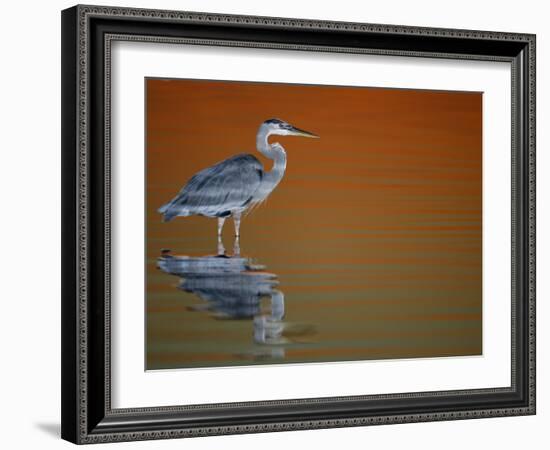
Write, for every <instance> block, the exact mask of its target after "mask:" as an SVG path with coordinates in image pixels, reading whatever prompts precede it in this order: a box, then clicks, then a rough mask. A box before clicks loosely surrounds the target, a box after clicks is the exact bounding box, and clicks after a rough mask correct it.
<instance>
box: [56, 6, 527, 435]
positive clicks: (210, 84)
mask: <svg viewBox="0 0 550 450" xmlns="http://www.w3.org/2000/svg"><path fill="white" fill-rule="evenodd" d="M62 85H63V87H62V109H63V117H62V147H63V148H62V165H63V167H62V176H63V180H62V187H63V198H62V204H63V218H62V222H63V248H62V256H63V267H62V274H63V280H62V285H63V286H62V437H63V438H64V439H67V440H69V441H71V442H74V443H79V444H83V443H98V442H110V441H132V440H142V439H166V438H176V437H192V436H206V435H216V434H229V433H251V432H266V431H282V430H298V429H311V428H328V427H346V426H362V425H374V424H389V423H403V422H421V421H438V420H452V419H471V418H485V417H495V416H509V415H528V414H534V413H535V36H534V35H531V34H516V33H507V32H486V31H469V30H451V29H433V28H419V27H405V26H394V25H375V24H364V23H347V22H329V21H312V20H303V19H283V18H271V17H252V16H232V15H216V14H205V13H194V12H193V13H192V12H180V11H158V10H144V9H128V8H112V7H99V6H75V7H73V8H70V9H67V10H65V11H63V12H62Z"/></svg>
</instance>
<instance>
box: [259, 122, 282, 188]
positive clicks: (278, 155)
mask: <svg viewBox="0 0 550 450" xmlns="http://www.w3.org/2000/svg"><path fill="white" fill-rule="evenodd" d="M269 135H270V133H269V131H264V130H262V129H260V131H259V132H258V135H257V137H256V146H257V148H258V151H259V152H260V153H261V154H262V155H264V156H265V157H266V158H269V159H271V160H272V161H273V167H272V169H271V170H270V171H266V172H265V174H264V179H263V183H262V189H261V191H262V192H261V193H260V192H259V193H258V196H259V197H261V198H262V199H263V198H265V197H267V195H269V193H270V192H271V191H272V190H273V189H275V187H276V186H277V185H278V184H279V182H280V181H281V179H282V178H283V175H284V174H285V169H286V152H285V150H284V149H283V147H282V146H281V145H278V144H274V145H270V144H269V142H268V140H267V139H268V137H269Z"/></svg>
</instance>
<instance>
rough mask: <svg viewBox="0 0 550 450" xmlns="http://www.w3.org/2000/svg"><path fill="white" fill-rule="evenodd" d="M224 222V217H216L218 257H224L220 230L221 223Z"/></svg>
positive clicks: (221, 227) (221, 228)
mask: <svg viewBox="0 0 550 450" xmlns="http://www.w3.org/2000/svg"><path fill="white" fill-rule="evenodd" d="M224 222H225V217H218V255H220V256H223V255H225V247H224V246H223V241H222V230H223V223H224Z"/></svg>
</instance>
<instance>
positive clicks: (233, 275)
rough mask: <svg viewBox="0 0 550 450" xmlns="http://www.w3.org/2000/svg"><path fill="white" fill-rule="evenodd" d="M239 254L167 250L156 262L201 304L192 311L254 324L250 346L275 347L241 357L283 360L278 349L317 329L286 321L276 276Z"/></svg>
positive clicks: (283, 303)
mask: <svg viewBox="0 0 550 450" xmlns="http://www.w3.org/2000/svg"><path fill="white" fill-rule="evenodd" d="M238 250H239V249H238V247H237V248H235V249H234V251H235V252H236V254H234V255H233V256H231V257H228V256H222V255H217V256H202V257H190V256H173V255H172V254H171V253H170V252H169V251H167V250H166V251H164V252H163V254H162V256H161V257H160V258H159V259H158V267H159V268H160V269H161V270H162V271H164V272H166V273H169V274H171V275H175V276H178V277H180V278H181V280H180V283H179V285H178V288H179V289H181V290H183V291H186V292H190V293H193V294H195V295H197V296H198V297H199V298H200V299H202V300H204V301H205V303H203V304H201V305H198V306H195V307H193V308H192V310H194V311H208V312H210V313H211V314H212V316H213V317H214V318H217V319H229V320H244V319H249V320H252V322H253V328H254V331H253V336H254V342H255V343H257V344H264V345H275V346H278V347H276V348H271V349H270V350H268V351H267V352H266V351H265V350H263V351H262V350H261V349H258V350H256V351H255V352H254V354H252V355H245V356H252V357H254V358H258V359H259V358H266V357H271V358H282V357H284V348H283V347H282V346H280V344H286V343H290V342H294V341H299V340H301V338H302V337H303V336H307V335H311V334H313V333H314V332H315V329H314V328H313V327H312V326H311V325H307V324H290V323H287V322H285V321H284V316H285V298H284V294H283V293H282V292H281V291H280V290H279V289H277V287H278V285H279V282H278V280H277V276H276V275H275V274H272V273H269V272H266V271H265V269H266V268H265V267H264V266H261V265H257V264H254V263H253V261H252V260H251V259H250V258H243V257H241V256H240V254H239V252H238ZM224 253H225V252H224ZM264 298H267V299H269V300H270V307H269V311H266V310H265V309H264V308H262V299H264Z"/></svg>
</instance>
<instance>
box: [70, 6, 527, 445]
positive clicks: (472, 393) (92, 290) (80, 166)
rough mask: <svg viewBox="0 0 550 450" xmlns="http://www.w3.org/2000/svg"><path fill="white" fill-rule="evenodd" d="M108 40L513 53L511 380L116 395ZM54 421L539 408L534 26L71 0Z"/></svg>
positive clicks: (287, 425) (110, 431)
mask: <svg viewBox="0 0 550 450" xmlns="http://www.w3.org/2000/svg"><path fill="white" fill-rule="evenodd" d="M114 41H142V42H156V43H172V44H178V43H183V44H193V45H210V46H211V45H215V46H230V47H233V46H239V47H250V48H262V49H266V51H269V49H288V50H303V51H315V52H336V53H361V54H378V55H398V56H409V57H419V58H424V57H429V58H447V59H458V60H460V59H475V60H483V61H505V62H509V63H510V64H511V73H512V79H511V86H512V92H511V95H512V97H511V98H512V117H511V135H512V140H511V149H512V173H511V178H512V179H511V181H512V191H511V196H512V208H511V224H512V236H511V241H512V257H511V273H512V286H511V292H512V298H511V305H512V314H511V317H512V323H511V329H512V339H511V342H510V352H511V361H512V370H511V381H512V382H511V385H510V386H509V387H495V388H488V389H472V390H454V391H434V392H421V393H402V394H388V395H364V396H351V397H326V398H313V399H311V398H308V399H288V400H278V401H261V402H244V403H225V404H212V405H210V404H208V405H187V406H169V407H151V408H134V409H113V408H112V407H111V355H110V330H111V322H110V312H111V296H110V244H111V236H110V211H111V205H110V181H111V173H110V131H111V128H110V94H111V91H110V73H111V72H110V68H111V44H112V43H113V42H114ZM62 261H63V262H62V402H61V403H62V405H61V406H62V424H61V426H62V428H61V434H62V437H63V438H64V439H67V440H69V441H71V442H74V443H78V444H85V443H99V442H114V441H134V440H143V439H166V438H176V437H193V436H206V435H219V434H237V433H252V432H270V431H284V430H299V429H313V428H329V427H348V426H361V425H373V424H390V423H404V422H423V421H440V420H452V419H471V418H483V417H499V416H512V415H528V414H535V36H534V35H532V34H516V33H501V32H486V31H470V30H452V29H438V28H421V27H405V26H394V25H376V24H365V23H347V22H332V21H317V20H303V19H287V18H272V17H253V16H235V15H218V14H205V13H195V12H180V11H159V10H147V9H129V8H118V7H100V6H85V5H84V6H83V5H78V6H75V7H72V8H70V9H67V10H64V11H63V12H62Z"/></svg>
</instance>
